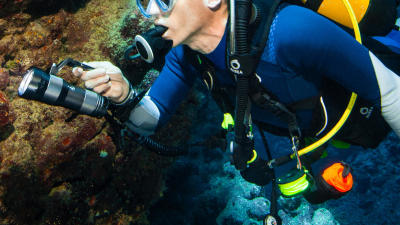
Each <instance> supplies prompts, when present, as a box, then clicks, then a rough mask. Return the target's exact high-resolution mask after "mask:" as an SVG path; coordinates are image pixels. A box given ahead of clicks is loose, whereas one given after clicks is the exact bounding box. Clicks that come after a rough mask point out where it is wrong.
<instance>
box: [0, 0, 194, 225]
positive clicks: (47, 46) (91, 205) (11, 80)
mask: <svg viewBox="0 0 400 225" xmlns="http://www.w3.org/2000/svg"><path fill="white" fill-rule="evenodd" d="M150 24H151V21H148V22H146V21H144V20H143V18H142V17H141V16H139V15H138V12H137V11H136V10H135V6H134V4H133V3H132V1H130V0H124V1H112V0H105V1H100V0H91V1H86V0H70V1H56V0H23V1H19V0H18V1H14V0H13V1H11V0H0V224H15V225H23V224H33V225H35V224H63V225H67V224H148V221H147V217H146V212H147V209H148V208H149V207H150V204H151V203H152V202H153V201H154V200H155V199H157V198H159V197H160V196H161V195H162V192H163V190H164V186H163V185H164V182H163V180H164V175H163V168H165V167H167V166H169V165H170V163H171V162H172V160H173V159H171V158H165V157H160V156H158V155H155V154H154V153H151V152H149V151H146V149H145V148H144V147H143V146H139V145H137V144H136V143H135V142H132V141H129V140H126V142H127V143H126V145H124V146H122V145H120V144H119V143H120V140H121V139H126V138H124V137H120V135H119V130H118V128H117V127H116V126H115V124H114V123H113V122H112V121H108V120H106V119H105V118H94V117H90V116H86V115H79V114H77V113H76V112H74V111H71V110H68V109H65V108H63V107H59V106H49V105H46V104H43V103H40V102H37V101H28V100H26V99H22V98H20V97H18V93H17V89H18V86H19V83H20V82H21V80H22V75H23V74H24V73H25V71H26V70H27V69H28V68H30V67H32V66H36V67H39V68H41V69H46V68H49V67H50V66H51V64H52V63H53V62H54V63H58V62H60V61H61V60H62V59H64V58H67V57H71V58H74V59H76V60H80V61H111V62H113V63H114V64H116V65H117V66H119V67H120V68H121V69H122V71H123V72H124V74H125V75H126V76H127V78H128V79H129V80H131V81H132V83H133V84H136V85H137V84H139V82H140V81H142V79H143V78H144V79H145V80H144V82H143V83H142V85H140V86H138V89H140V90H144V89H146V88H148V87H149V85H150V84H151V83H152V82H153V81H154V79H155V78H156V77H157V76H158V72H157V71H155V70H152V71H150V72H149V73H147V71H148V70H149V69H150V68H152V67H154V68H157V67H159V65H158V66H157V65H147V64H145V63H144V62H142V61H140V60H139V61H136V62H128V61H126V60H125V59H123V55H124V50H125V48H126V47H127V46H128V45H129V44H130V43H131V42H132V38H133V36H134V35H135V34H137V33H138V32H142V31H144V30H146V29H147V28H148V27H149V26H150ZM146 73H147V75H146ZM58 76H60V77H62V78H63V79H65V80H66V81H67V82H69V83H72V84H74V85H77V86H80V87H83V83H82V82H81V81H80V80H79V79H77V78H75V77H74V76H73V75H72V73H71V70H70V69H64V70H63V71H61V72H60V73H59V74H58ZM189 98H190V101H188V103H186V106H182V107H181V108H180V109H179V110H178V112H177V114H176V116H174V118H173V119H172V120H171V122H170V123H169V124H168V125H167V126H166V127H164V128H163V129H162V130H161V131H160V132H159V133H158V134H157V136H156V137H155V138H156V139H157V140H159V141H161V142H163V143H169V144H172V145H174V144H180V143H182V142H184V141H185V140H186V139H188V137H189V134H188V133H187V132H186V131H185V130H187V128H188V127H189V126H191V121H190V118H191V117H193V116H195V114H194V113H195V112H194V111H193V110H192V109H193V108H194V106H195V103H196V102H197V101H198V100H196V96H195V95H191V96H189ZM172 130H173V132H171V131H172ZM167 134H168V135H167Z"/></svg>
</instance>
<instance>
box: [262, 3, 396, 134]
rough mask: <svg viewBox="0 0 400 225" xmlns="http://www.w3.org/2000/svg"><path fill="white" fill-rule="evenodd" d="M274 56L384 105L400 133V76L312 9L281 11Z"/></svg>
mask: <svg viewBox="0 0 400 225" xmlns="http://www.w3.org/2000/svg"><path fill="white" fill-rule="evenodd" d="M269 40H270V41H269V44H268V46H269V51H270V54H269V56H270V60H271V61H272V62H273V63H276V64H277V65H280V66H281V67H282V68H284V69H286V70H288V71H291V72H293V73H295V74H299V75H302V76H304V78H305V79H307V80H310V81H313V82H315V83H318V82H319V81H320V80H321V78H322V77H326V78H329V79H331V80H333V81H336V82H337V83H339V84H341V85H342V86H343V87H345V88H346V89H348V90H350V91H353V92H355V93H357V94H358V95H359V96H361V97H362V98H364V99H366V100H368V101H370V102H371V103H373V104H374V105H375V106H377V107H380V109H381V113H382V115H383V117H384V118H385V120H386V121H387V122H388V123H389V125H390V126H391V127H392V128H393V129H394V130H395V132H396V133H397V134H398V135H399V136H400V81H399V80H400V79H399V77H398V76H397V75H396V74H395V73H393V72H392V71H391V70H389V69H388V68H387V67H386V66H384V65H383V64H382V63H381V62H380V61H379V59H378V58H376V57H375V56H374V55H373V54H372V53H371V52H370V51H369V50H368V49H367V48H366V47H364V46H362V45H360V44H359V43H358V42H357V41H356V40H355V39H354V38H353V37H352V36H351V35H349V34H348V33H346V32H345V31H343V30H342V29H341V28H340V27H338V26H337V25H335V24H334V23H332V22H331V21H329V20H328V19H326V18H324V17H322V16H320V15H318V14H317V13H314V12H312V11H311V10H308V9H305V8H302V7H298V6H292V5H291V6H287V7H284V8H282V9H281V10H280V11H279V12H278V13H277V15H276V17H275V19H274V21H273V23H272V26H271V32H270V38H269Z"/></svg>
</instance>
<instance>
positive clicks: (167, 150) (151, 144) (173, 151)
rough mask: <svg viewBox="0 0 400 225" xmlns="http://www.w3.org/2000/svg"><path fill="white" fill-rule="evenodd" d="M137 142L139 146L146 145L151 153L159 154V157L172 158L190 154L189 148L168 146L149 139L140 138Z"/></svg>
mask: <svg viewBox="0 0 400 225" xmlns="http://www.w3.org/2000/svg"><path fill="white" fill-rule="evenodd" d="M136 140H137V142H138V143H139V144H141V145H145V146H146V147H148V148H149V150H150V151H152V152H154V153H157V154H158V155H162V156H171V157H172V156H180V155H185V154H187V153H188V150H187V148H179V147H175V146H166V145H163V144H160V143H158V142H156V141H154V140H152V139H150V138H149V137H145V136H139V137H138V138H137V139H136Z"/></svg>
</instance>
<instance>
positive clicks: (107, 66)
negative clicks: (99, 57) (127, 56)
mask: <svg viewBox="0 0 400 225" xmlns="http://www.w3.org/2000/svg"><path fill="white" fill-rule="evenodd" d="M83 64H86V65H88V66H91V67H93V68H105V69H106V70H107V71H108V72H115V73H116V72H121V70H120V69H119V68H118V67H116V66H114V65H113V64H112V63H111V62H108V61H93V62H83Z"/></svg>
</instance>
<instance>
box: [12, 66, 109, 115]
mask: <svg viewBox="0 0 400 225" xmlns="http://www.w3.org/2000/svg"><path fill="white" fill-rule="evenodd" d="M18 95H19V96H20V97H22V98H25V99H32V100H37V101H40V102H44V103H47V104H50V105H59V106H63V107H66V108H69V109H73V110H75V111H78V112H79V113H83V114H87V115H91V116H104V115H106V113H107V108H108V105H109V101H108V99H106V98H104V97H102V96H101V95H98V94H97V93H95V92H93V91H89V90H85V89H82V88H79V87H75V86H73V85H71V84H69V83H67V82H66V81H65V80H63V79H62V78H60V77H57V76H54V75H49V74H47V73H46V72H45V71H43V70H41V69H38V68H36V67H32V68H31V69H29V70H28V71H27V72H26V73H25V75H24V78H23V79H22V82H21V84H20V85H19V88H18Z"/></svg>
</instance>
